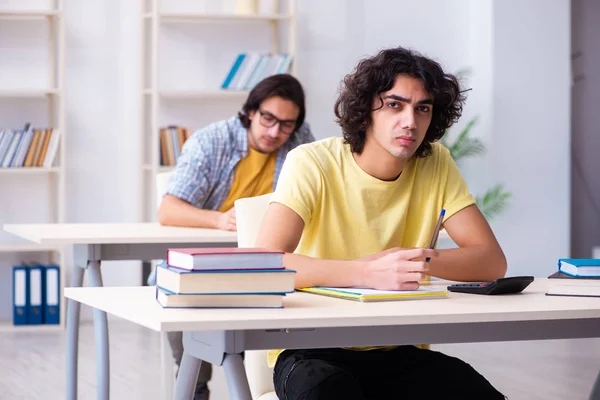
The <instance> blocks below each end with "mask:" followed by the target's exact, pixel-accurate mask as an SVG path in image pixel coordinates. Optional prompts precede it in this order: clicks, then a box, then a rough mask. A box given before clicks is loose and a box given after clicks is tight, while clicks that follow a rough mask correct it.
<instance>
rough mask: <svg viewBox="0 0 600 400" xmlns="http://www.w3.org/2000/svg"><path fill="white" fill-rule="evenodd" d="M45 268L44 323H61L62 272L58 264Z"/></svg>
mask: <svg viewBox="0 0 600 400" xmlns="http://www.w3.org/2000/svg"><path fill="white" fill-rule="evenodd" d="M44 269H45V274H46V276H45V279H44V281H45V286H46V289H45V291H44V292H45V299H44V323H46V324H51V325H56V324H59V323H60V296H59V291H60V289H59V288H60V273H59V267H58V265H48V266H46V268H44Z"/></svg>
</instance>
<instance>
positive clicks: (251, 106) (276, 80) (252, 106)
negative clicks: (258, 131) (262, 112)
mask: <svg viewBox="0 0 600 400" xmlns="http://www.w3.org/2000/svg"><path fill="white" fill-rule="evenodd" d="M274 96H279V97H281V98H284V99H286V100H289V101H291V102H292V103H294V104H296V105H297V106H298V109H299V111H300V112H299V114H298V118H297V119H296V129H295V130H294V133H295V131H296V130H298V128H300V126H302V124H303V123H304V117H305V115H306V106H305V104H304V89H302V85H301V84H300V82H299V81H298V79H296V78H294V77H293V76H292V75H289V74H277V75H271V76H269V77H268V78H265V79H263V80H262V81H260V82H259V83H257V84H256V86H255V87H254V88H253V89H252V90H251V91H250V94H249V95H248V98H247V99H246V102H245V103H244V105H243V106H242V110H241V111H240V112H239V113H238V117H239V119H240V121H242V125H243V126H244V128H246V129H248V128H249V127H250V118H248V114H249V113H250V111H256V110H258V107H260V104H261V103H262V102H263V101H265V100H266V99H268V98H270V97H274Z"/></svg>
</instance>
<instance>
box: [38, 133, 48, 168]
mask: <svg viewBox="0 0 600 400" xmlns="http://www.w3.org/2000/svg"><path fill="white" fill-rule="evenodd" d="M51 137H52V129H46V136H45V137H44V143H43V144H42V149H41V151H40V158H39V159H38V160H37V164H36V166H38V167H43V166H44V158H46V152H47V151H48V143H50V138H51Z"/></svg>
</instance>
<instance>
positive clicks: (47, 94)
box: [0, 0, 67, 332]
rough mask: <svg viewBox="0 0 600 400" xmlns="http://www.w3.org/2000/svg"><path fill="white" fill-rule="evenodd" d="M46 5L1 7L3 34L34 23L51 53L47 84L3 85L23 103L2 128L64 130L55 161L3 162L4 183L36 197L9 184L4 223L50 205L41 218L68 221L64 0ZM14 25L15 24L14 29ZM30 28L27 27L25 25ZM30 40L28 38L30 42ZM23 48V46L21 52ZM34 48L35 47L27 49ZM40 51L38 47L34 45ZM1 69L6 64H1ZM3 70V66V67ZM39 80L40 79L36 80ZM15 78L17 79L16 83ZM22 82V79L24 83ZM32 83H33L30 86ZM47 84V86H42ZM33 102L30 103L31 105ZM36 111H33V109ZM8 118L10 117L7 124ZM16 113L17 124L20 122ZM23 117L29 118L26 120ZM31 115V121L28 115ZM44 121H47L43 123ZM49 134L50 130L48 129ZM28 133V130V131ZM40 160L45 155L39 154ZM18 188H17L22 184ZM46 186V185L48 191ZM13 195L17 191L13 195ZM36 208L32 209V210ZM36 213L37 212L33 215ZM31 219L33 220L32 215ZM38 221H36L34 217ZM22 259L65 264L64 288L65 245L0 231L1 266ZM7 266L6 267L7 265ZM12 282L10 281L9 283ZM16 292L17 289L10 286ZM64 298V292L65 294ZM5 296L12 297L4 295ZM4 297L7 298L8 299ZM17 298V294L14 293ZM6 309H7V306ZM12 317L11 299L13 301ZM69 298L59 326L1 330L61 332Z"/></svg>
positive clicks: (9, 98) (0, 178)
mask: <svg viewBox="0 0 600 400" xmlns="http://www.w3.org/2000/svg"><path fill="white" fill-rule="evenodd" d="M48 3H50V4H49V5H48V8H47V9H38V10H35V9H32V10H25V9H0V24H2V25H3V35H7V34H8V32H11V31H15V32H16V33H14V35H17V34H22V33H23V32H24V30H23V29H22V27H23V26H31V27H32V29H33V28H35V29H36V30H39V29H40V28H41V29H43V30H44V31H45V32H44V34H45V39H44V41H45V45H46V46H47V48H46V49H45V50H47V54H48V56H47V57H46V58H42V59H40V60H39V63H40V64H42V65H43V67H44V68H45V70H46V73H47V77H46V79H45V80H44V81H45V84H43V85H35V84H32V83H31V82H30V80H29V79H22V78H21V79H18V78H15V79H12V77H11V80H3V81H2V84H1V85H0V101H2V104H5V105H7V104H8V105H10V104H13V105H14V107H17V108H18V114H19V116H18V117H11V118H8V117H9V115H7V113H4V114H2V115H1V116H0V129H22V126H24V125H25V123H27V122H31V123H32V127H33V128H38V127H39V128H52V129H56V130H58V132H59V135H58V138H59V139H58V148H57V151H56V155H55V156H54V158H53V163H52V164H50V165H47V166H37V167H36V166H30V167H16V166H13V167H4V168H2V167H0V185H4V186H5V187H12V186H10V185H14V184H15V182H16V183H17V186H19V187H21V188H22V189H24V190H26V191H27V193H29V192H31V193H35V194H34V195H32V196H33V197H34V198H33V199H26V201H18V199H17V200H15V199H14V198H12V199H11V195H13V193H12V192H11V190H10V189H8V190H4V191H2V192H1V193H0V201H2V203H1V204H2V205H3V206H4V205H5V203H8V204H11V206H10V212H8V213H0V226H2V225H3V224H5V223H19V222H30V221H29V220H30V219H31V218H38V213H37V212H34V211H37V210H31V208H32V207H33V208H38V206H39V208H40V209H45V211H44V212H42V213H41V214H44V217H45V221H37V220H36V222H64V220H65V193H66V191H65V189H66V187H65V169H66V165H65V164H66V163H65V160H66V147H65V141H66V140H65V138H66V135H65V110H64V108H65V106H64V104H65V102H64V68H65V54H64V53H65V28H64V13H63V0H50V1H49V2H48ZM13 28H14V29H13ZM25 32H27V30H25ZM4 38H6V36H5V37H4ZM25 43H27V41H25ZM20 50H21V49H19V51H20ZM23 50H24V51H27V50H31V49H30V48H27V49H23ZM35 50H36V51H37V50H39V49H37V48H36V49H35ZM0 68H1V67H0ZM0 71H1V69H0ZM32 80H33V81H35V79H32ZM13 81H14V82H13ZM19 81H20V82H19ZM28 85H32V86H34V87H28ZM39 86H42V87H39ZM37 102H42V104H43V106H42V107H41V109H43V110H45V113H46V114H47V116H46V117H41V116H40V115H37V113H38V112H39V110H40V107H36V106H35V105H37ZM30 106H31V107H30ZM30 108H31V110H37V111H31V110H30ZM5 118H8V119H9V121H10V122H8V125H10V126H8V125H7V123H6V121H5V120H4V119H5ZM15 118H18V121H19V122H18V124H20V125H16V126H15V122H14V121H15ZM21 118H24V119H23V120H21ZM29 118H31V120H28V119H29ZM42 120H45V121H43V122H41V121H42ZM47 135H50V134H47ZM23 136H24V135H23ZM40 160H41V157H40ZM19 187H17V189H19ZM46 188H47V190H46ZM12 197H14V195H13V196H12ZM30 210H31V212H30ZM31 215H33V216H31ZM28 219H29V220H28ZM31 222H34V221H31ZM21 260H23V261H36V262H40V263H42V264H49V263H55V264H58V265H59V266H60V287H59V293H62V290H63V287H64V283H65V282H66V277H67V274H66V270H67V268H66V265H65V249H63V248H60V247H52V246H43V245H38V244H35V243H30V242H24V241H18V240H17V239H15V238H14V237H12V236H10V235H8V234H6V233H4V232H0V266H3V267H6V266H7V265H8V266H10V267H12V265H14V264H15V263H19V262H20V261H21ZM3 269H6V268H3ZM1 272H2V274H3V275H2V276H3V277H11V276H12V271H10V272H9V271H1ZM8 284H10V283H8ZM11 293H12V290H11ZM61 297H62V296H61ZM5 298H9V297H8V296H5ZM3 301H4V300H3ZM10 301H12V298H10ZM3 308H6V307H4V306H3ZM10 309H11V316H10V318H12V304H11V307H10ZM65 310H66V307H65V301H64V299H61V301H60V316H61V321H60V324H58V325H21V326H15V325H13V324H12V319H10V320H6V318H5V317H4V316H3V320H2V321H0V332H7V331H15V332H28V331H56V330H62V329H64V328H65Z"/></svg>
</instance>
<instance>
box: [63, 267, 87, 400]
mask: <svg viewBox="0 0 600 400" xmlns="http://www.w3.org/2000/svg"><path fill="white" fill-rule="evenodd" d="M84 274H85V269H83V268H80V267H78V266H77V265H76V266H75V268H73V271H72V275H71V287H81V286H82V285H83V275H84ZM80 305H81V304H80V303H79V302H77V301H73V300H69V301H68V302H67V391H66V395H67V396H66V398H67V400H77V352H78V347H79V306H80Z"/></svg>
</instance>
